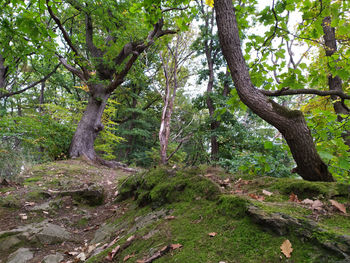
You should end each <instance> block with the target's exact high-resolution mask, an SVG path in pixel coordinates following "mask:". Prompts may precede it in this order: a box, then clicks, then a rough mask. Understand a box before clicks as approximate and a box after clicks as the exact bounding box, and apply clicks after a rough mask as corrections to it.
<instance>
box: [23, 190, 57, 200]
mask: <svg viewBox="0 0 350 263" xmlns="http://www.w3.org/2000/svg"><path fill="white" fill-rule="evenodd" d="M50 197H51V196H50V195H49V194H48V193H46V192H43V191H41V190H33V191H31V192H29V193H28V194H27V196H26V200H28V201H40V200H46V199H48V198H50Z"/></svg>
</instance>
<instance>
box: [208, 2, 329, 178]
mask: <svg viewBox="0 0 350 263" xmlns="http://www.w3.org/2000/svg"><path fill="white" fill-rule="evenodd" d="M214 7H215V11H216V14H217V15H216V21H217V26H218V32H219V39H220V44H221V48H222V51H223V54H224V57H225V59H226V61H227V63H228V66H229V68H230V72H231V76H232V79H233V81H234V83H235V87H236V90H237V93H238V95H239V97H240V99H241V100H242V102H243V103H244V104H246V105H247V106H248V107H249V108H250V109H251V110H252V111H253V112H254V113H256V114H257V115H258V116H260V117H261V118H262V119H264V120H265V121H267V122H268V123H270V124H271V125H273V126H274V127H276V128H277V129H278V130H279V131H280V132H281V133H282V135H283V136H284V138H285V139H286V141H287V143H288V145H289V147H290V150H291V152H292V155H293V157H294V160H295V162H296V163H297V168H295V172H297V173H298V174H299V175H300V176H301V177H302V178H303V179H305V180H309V181H329V182H331V181H334V179H333V177H332V175H331V174H330V173H329V171H328V167H327V165H326V164H325V163H324V162H323V161H322V159H321V158H320V156H319V155H318V153H317V151H316V148H315V145H314V142H313V138H312V136H311V133H310V130H309V128H308V127H307V125H306V122H305V119H304V116H303V114H302V112H300V111H292V110H289V109H288V108H286V107H283V106H281V105H279V104H277V103H275V102H274V101H273V100H271V99H269V98H267V97H266V96H265V95H263V94H262V93H261V92H260V91H259V90H257V89H256V88H255V87H254V86H253V84H252V82H251V79H250V76H249V71H248V68H247V65H246V62H245V59H244V57H243V53H242V50H241V45H240V39H239V31H238V25H237V21H236V16H235V12H234V8H233V5H232V0H215V1H214Z"/></svg>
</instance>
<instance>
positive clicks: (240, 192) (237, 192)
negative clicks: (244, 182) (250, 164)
mask: <svg viewBox="0 0 350 263" xmlns="http://www.w3.org/2000/svg"><path fill="white" fill-rule="evenodd" d="M232 193H233V194H243V190H240V189H236V190H235V191H233V192H232Z"/></svg>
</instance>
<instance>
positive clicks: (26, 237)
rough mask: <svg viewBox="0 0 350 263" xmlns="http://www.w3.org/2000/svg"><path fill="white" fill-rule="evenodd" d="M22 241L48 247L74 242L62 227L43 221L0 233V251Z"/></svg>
mask: <svg viewBox="0 0 350 263" xmlns="http://www.w3.org/2000/svg"><path fill="white" fill-rule="evenodd" d="M1 237H3V238H1ZM22 241H23V242H25V243H40V244H42V245H48V244H56V243H60V242H63V241H74V238H73V236H72V235H71V234H70V233H69V232H68V231H67V230H66V229H64V228H63V227H60V226H58V225H54V224H51V223H48V222H47V221H43V222H41V223H34V224H29V225H25V226H22V227H19V228H16V229H12V230H9V231H3V232H0V251H6V250H8V249H10V248H12V247H14V246H16V245H18V244H19V243H20V242H22Z"/></svg>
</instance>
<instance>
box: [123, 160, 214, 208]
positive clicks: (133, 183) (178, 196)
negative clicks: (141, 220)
mask: <svg viewBox="0 0 350 263" xmlns="http://www.w3.org/2000/svg"><path fill="white" fill-rule="evenodd" d="M219 192H220V190H219V188H218V186H216V185H215V184H214V183H213V182H211V181H210V180H208V179H207V178H204V177H200V176H199V175H198V170H196V169H188V170H184V171H178V172H175V171H167V170H166V169H165V168H162V167H161V168H158V169H152V170H150V171H149V172H146V173H144V174H139V175H137V176H132V177H130V178H128V179H126V180H125V181H123V182H122V183H121V185H120V187H119V197H118V199H117V200H118V201H121V200H125V199H126V198H129V197H132V196H134V197H135V200H136V201H137V203H138V204H139V205H140V206H144V205H147V204H149V203H152V204H153V207H157V206H160V205H162V204H165V203H171V202H177V201H185V200H187V201H189V200H195V199H201V198H205V199H215V198H217V196H218V194H219Z"/></svg>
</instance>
